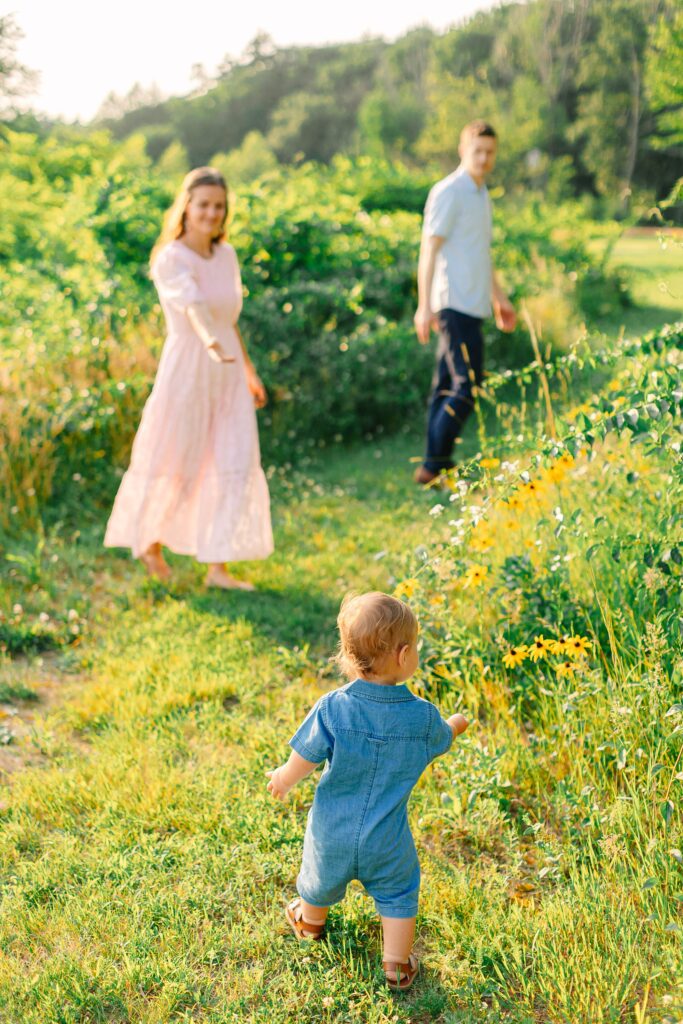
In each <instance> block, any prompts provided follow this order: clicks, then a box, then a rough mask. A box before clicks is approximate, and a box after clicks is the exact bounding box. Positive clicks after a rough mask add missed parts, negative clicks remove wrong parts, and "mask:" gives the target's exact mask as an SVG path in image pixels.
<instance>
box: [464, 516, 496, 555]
mask: <svg viewBox="0 0 683 1024" xmlns="http://www.w3.org/2000/svg"><path fill="white" fill-rule="evenodd" d="M469 546H470V550H472V551H488V550H489V548H492V547H493V538H492V536H491V527H490V526H489V524H488V523H487V522H484V521H483V520H481V521H480V522H479V523H477V525H476V526H475V528H474V529H473V530H472V536H471V537H470V543H469Z"/></svg>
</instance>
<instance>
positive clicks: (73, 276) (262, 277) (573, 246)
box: [0, 130, 621, 528]
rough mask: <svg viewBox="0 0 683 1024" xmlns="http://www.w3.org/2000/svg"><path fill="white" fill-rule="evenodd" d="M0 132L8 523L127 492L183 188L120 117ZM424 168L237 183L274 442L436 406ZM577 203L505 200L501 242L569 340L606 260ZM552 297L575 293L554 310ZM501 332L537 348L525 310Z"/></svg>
mask: <svg viewBox="0 0 683 1024" xmlns="http://www.w3.org/2000/svg"><path fill="white" fill-rule="evenodd" d="M0 146H2V149H3V154H4V156H5V157H6V159H5V161H4V164H3V170H2V171H1V172H0V195H4V196H5V197H6V199H7V202H6V203H5V207H6V209H7V211H8V213H7V216H6V217H4V218H3V221H2V224H1V225H0V252H1V253H3V254H4V255H5V257H6V258H5V261H4V262H3V263H2V265H0V288H1V289H2V293H3V297H4V300H5V301H4V303H3V307H2V313H0V331H1V332H2V350H3V374H4V384H5V387H4V389H3V395H2V397H0V409H1V411H2V413H3V415H2V428H1V431H2V433H1V438H0V439H1V440H2V441H3V455H2V461H1V462H0V475H1V476H2V479H3V483H4V486H5V489H6V492H7V494H8V501H7V502H6V503H5V505H4V506H3V511H2V514H1V516H0V518H1V519H2V523H0V525H3V526H4V527H5V528H12V527H13V526H16V525H18V524H20V523H22V522H24V521H26V520H27V519H28V520H32V521H35V520H36V519H37V517H38V516H39V515H42V514H43V513H44V512H46V513H47V516H48V519H49V518H50V517H51V516H52V517H54V516H56V515H58V514H61V513H60V512H59V511H58V510H60V509H61V510H62V511H66V512H67V513H68V512H69V510H70V509H74V510H75V509H79V510H80V512H81V514H83V510H84V509H87V508H88V507H89V506H90V505H92V504H93V503H94V504H100V503H103V504H105V505H107V504H108V503H109V502H110V501H111V499H112V496H113V492H114V490H115V487H116V484H117V480H118V476H117V473H120V472H121V468H122V467H123V466H125V464H126V462H127V459H128V455H129V451H130V444H131V441H132V438H133V435H134V431H135V429H136V427H137V424H138V422H139V417H140V412H141V408H142V404H143V402H144V400H145V397H146V395H147V394H148V392H149V389H150V387H151V383H152V379H153V373H154V369H155V365H156V360H157V358H158V353H159V348H160V343H161V338H162V337H163V325H162V320H161V311H160V308H159V305H158V303H157V301H156V295H155V292H154V289H153V287H152V285H151V283H150V281H149V276H148V269H147V263H148V255H149V251H150V249H151V247H152V244H153V242H154V240H155V237H156V235H157V232H158V230H159V226H160V222H161V217H162V212H163V210H164V209H165V208H166V207H167V206H168V204H169V203H170V200H171V195H172V190H171V185H170V182H169V181H167V180H166V179H164V178H163V177H161V176H160V174H159V172H158V170H157V171H155V170H154V169H153V168H152V166H151V163H150V160H149V158H148V157H147V156H146V154H145V148H144V140H143V139H142V138H141V137H132V138H131V139H129V140H128V141H127V143H126V144H125V145H124V146H118V147H117V146H114V145H113V144H112V143H111V141H110V140H109V139H108V137H107V136H106V135H105V134H104V133H98V134H95V135H89V136H88V135H84V134H83V133H74V132H71V133H70V132H68V131H66V130H64V131H62V132H61V133H56V134H54V135H51V136H49V137H48V138H47V139H39V138H38V137H36V136H32V135H30V134H28V133H23V134H22V133H17V132H14V133H12V132H9V131H6V132H5V134H4V137H3V139H2V140H1V141H0ZM425 187H426V186H425V183H424V178H420V179H417V180H416V179H415V178H414V177H412V176H411V173H410V172H409V171H408V170H407V169H406V168H405V167H401V166H400V165H396V166H394V165H391V164H388V163H386V162H383V161H379V160H377V161H373V160H371V159H369V158H362V159H359V160H358V161H356V162H353V161H351V160H348V159H344V158H336V159H335V160H334V161H333V163H332V165H331V166H330V167H326V168H322V167H317V166H314V165H310V164H307V165H303V166H301V167H299V168H296V169H292V168H280V169H277V170H273V171H271V172H270V173H269V174H268V175H267V176H266V177H265V178H264V179H262V180H261V181H258V182H256V183H255V184H253V185H252V186H251V187H249V188H248V189H245V191H244V192H242V193H241V194H240V195H239V197H238V200H237V205H236V213H235V217H234V221H233V223H232V225H231V229H230V232H231V238H232V240H233V242H234V244H235V246H236V248H237V251H238V253H239V256H240V261H241V265H242V271H243V280H244V284H245V290H246V302H245V307H244V313H243V320H242V324H243V327H244V333H245V336H246V339H247V344H248V345H249V348H250V350H251V351H252V353H253V355H254V359H255V362H256V364H257V366H258V367H259V370H260V372H261V374H262V376H263V379H264V382H265V384H266V387H267V388H268V391H269V394H270V404H269V407H268V408H267V410H266V411H265V412H264V414H263V427H264V429H263V430H262V446H263V451H264V455H265V458H266V460H272V459H276V460H278V461H287V460H291V459H292V458H295V457H296V456H297V455H298V454H299V453H301V452H303V451H306V450H308V449H309V448H310V447H311V446H320V445H325V444H329V443H333V442H338V441H340V440H351V439H354V438H362V437H365V436H366V435H368V434H371V433H373V432H374V431H377V430H392V429H394V428H396V427H398V426H400V425H401V424H403V423H405V422H406V421H407V419H409V417H411V416H413V415H415V414H416V413H417V412H418V411H419V410H420V409H421V408H422V406H423V404H424V402H425V399H426V395H427V392H428V389H429V380H430V376H431V362H432V356H431V354H430V353H429V352H428V351H427V350H425V349H424V348H423V347H421V346H419V345H418V344H417V342H416V340H415V338H414V333H413V329H412V314H413V311H414V308H415V302H416V294H415V267H416V262H417V252H418V246H419V238H420V216H419V212H418V210H419V207H420V206H421V205H422V201H423V200H422V197H423V195H424V190H425ZM373 195H374V197H375V199H374V201H373V200H372V198H370V200H369V199H368V197H372V196H373ZM382 196H383V197H384V198H383V199H382V198H381V197H382ZM418 196H419V197H420V201H419V204H418V202H417V199H418ZM392 197H393V198H392ZM411 197H412V198H411ZM373 202H374V205H373ZM392 203H393V206H394V208H393V210H392V212H391V213H389V212H387V209H388V207H390V206H392ZM401 206H402V207H405V206H412V208H413V212H409V211H406V210H405V209H402V208H399V207H401ZM369 207H372V208H373V209H372V212H369V209H368V208H369ZM36 211H40V216H37V215H36ZM561 213H562V215H561V217H560V218H559V221H558V219H557V211H553V216H554V218H555V219H553V220H551V217H550V213H549V211H547V210H546V209H544V208H543V207H542V206H539V205H538V204H535V205H532V206H530V207H528V208H523V209H513V207H512V206H510V205H508V206H506V207H505V208H503V209H501V211H500V213H499V215H498V218H497V237H496V242H495V247H496V263H497V265H498V267H499V268H500V269H501V270H502V272H503V275H504V277H505V278H506V279H507V281H508V283H509V286H510V288H511V290H512V292H513V294H514V295H515V296H517V297H518V298H521V297H524V298H525V300H526V301H527V302H528V303H529V304H533V302H534V301H536V302H537V303H540V305H537V307H536V309H535V310H534V309H533V308H532V314H534V315H535V316H536V317H537V318H538V319H540V320H541V321H543V319H544V318H545V319H546V321H547V327H548V329H547V330H546V333H545V336H544V338H545V340H546V341H547V340H553V337H554V339H555V340H556V341H558V342H561V343H562V344H566V338H567V336H568V331H567V321H568V320H569V321H571V318H572V315H575V316H576V318H577V319H578V318H580V317H582V316H583V315H584V311H583V310H582V309H581V305H582V304H584V305H585V304H587V303H589V299H588V298H587V296H589V295H592V294H593V291H592V290H595V289H602V291H601V294H604V293H605V288H604V285H605V283H606V279H605V275H604V272H603V271H602V269H600V268H598V267H596V266H595V265H594V263H593V262H592V261H591V259H590V258H589V257H588V255H587V251H586V248H585V246H584V244H583V242H582V240H581V238H580V237H579V234H580V230H581V215H580V213H579V211H578V209H577V208H574V207H566V208H564V209H563V210H562V211H561ZM574 222H576V223H574ZM549 225H551V226H550V227H549ZM577 225H578V229H579V230H578V231H577ZM619 296H621V292H620V291H619ZM590 301H593V300H592V299H590ZM543 303H545V305H546V310H551V311H552V313H553V314H554V315H555V316H556V317H557V311H558V310H562V314H561V316H560V317H559V318H558V322H557V324H556V325H555V328H554V329H553V327H552V323H550V317H549V315H548V314H547V313H544V311H543V308H542V307H543ZM486 329H487V333H488V335H489V338H490V340H492V341H493V340H494V339H495V338H496V335H497V331H496V330H495V328H494V327H493V326H491V325H487V328H486ZM499 349H500V346H497V345H493V346H491V357H490V359H489V366H490V368H491V369H495V368H496V367H501V366H502V365H503V358H504V361H505V365H507V366H510V365H514V364H515V363H524V362H526V361H527V360H528V358H529V343H528V338H527V335H526V333H525V330H524V328H523V327H520V328H519V329H518V331H517V332H516V334H515V335H513V336H512V337H511V338H508V339H506V342H505V346H504V350H503V351H504V357H503V356H501V355H498V354H497V351H498V350H499Z"/></svg>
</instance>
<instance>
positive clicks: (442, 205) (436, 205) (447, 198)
mask: <svg viewBox="0 0 683 1024" xmlns="http://www.w3.org/2000/svg"><path fill="white" fill-rule="evenodd" d="M457 216H458V194H457V192H456V191H455V189H453V188H441V189H438V190H436V189H434V188H433V189H432V191H431V192H430V193H429V196H428V197H427V203H426V205H425V214H424V228H423V230H424V233H425V234H426V235H428V236H429V237H431V238H433V237H434V236H435V235H437V236H438V237H439V238H448V236H449V235H450V233H451V231H452V230H453V228H454V227H455V222H456V219H457Z"/></svg>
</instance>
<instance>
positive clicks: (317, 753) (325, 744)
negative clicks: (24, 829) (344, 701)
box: [289, 697, 334, 764]
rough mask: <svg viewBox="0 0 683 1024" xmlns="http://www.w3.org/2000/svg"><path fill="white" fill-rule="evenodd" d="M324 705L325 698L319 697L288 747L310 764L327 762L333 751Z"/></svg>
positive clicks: (332, 739)
mask: <svg viewBox="0 0 683 1024" xmlns="http://www.w3.org/2000/svg"><path fill="white" fill-rule="evenodd" d="M326 703H327V702H326V700H325V697H321V698H320V700H319V701H318V702H317V703H316V704H315V705H314V706H313V707H312V708H311V710H310V711H309V712H308V714H307V715H306V718H305V719H304V721H303V722H302V723H301V725H300V726H299V728H298V729H297V731H296V732H295V733H294V735H293V736H292V738H291V740H290V741H289V745H290V747H291V748H292V749H293V750H295V751H296V752H297V754H300V755H301V757H303V758H304V759H305V760H306V761H311V762H312V764H320V763H321V761H329V760H330V759H331V758H332V751H333V750H334V736H333V735H332V733H331V731H330V724H329V720H328V718H327V707H326Z"/></svg>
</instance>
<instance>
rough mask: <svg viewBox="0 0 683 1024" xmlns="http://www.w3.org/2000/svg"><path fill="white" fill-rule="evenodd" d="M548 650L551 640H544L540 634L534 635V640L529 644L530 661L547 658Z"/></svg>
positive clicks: (549, 650) (549, 649)
mask: <svg viewBox="0 0 683 1024" xmlns="http://www.w3.org/2000/svg"><path fill="white" fill-rule="evenodd" d="M550 652H551V641H550V640H546V639H545V637H544V636H543V635H542V634H541V636H537V637H535V638H534V642H533V643H532V644H530V645H529V657H530V658H531V660H532V661H538V660H539V658H547V656H548V655H549V654H550Z"/></svg>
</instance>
